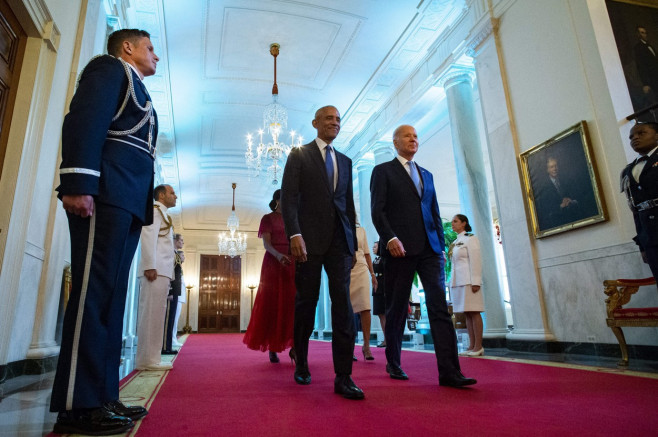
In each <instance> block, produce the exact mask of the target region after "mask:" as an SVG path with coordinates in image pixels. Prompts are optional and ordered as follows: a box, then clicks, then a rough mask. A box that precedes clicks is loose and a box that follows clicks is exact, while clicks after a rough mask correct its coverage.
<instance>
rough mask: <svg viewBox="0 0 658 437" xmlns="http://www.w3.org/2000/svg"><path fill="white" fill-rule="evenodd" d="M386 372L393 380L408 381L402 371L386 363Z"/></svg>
mask: <svg viewBox="0 0 658 437" xmlns="http://www.w3.org/2000/svg"><path fill="white" fill-rule="evenodd" d="M386 372H387V373H388V374H389V375H390V376H391V378H393V379H400V380H406V379H409V377H408V376H407V374H406V373H404V370H402V369H400V368H399V367H398V366H393V365H391V364H389V363H386Z"/></svg>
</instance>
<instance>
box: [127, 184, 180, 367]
mask: <svg viewBox="0 0 658 437" xmlns="http://www.w3.org/2000/svg"><path fill="white" fill-rule="evenodd" d="M153 198H154V199H155V203H154V204H153V224H151V225H149V226H144V227H143V228H142V235H141V245H142V249H141V255H142V256H141V258H140V262H139V272H140V273H139V284H140V291H139V309H138V313H137V354H136V356H135V368H137V369H138V370H169V369H171V367H172V366H171V364H169V363H161V362H160V358H161V357H160V351H161V350H162V340H163V335H164V333H163V330H162V327H163V326H164V319H165V312H166V309H167V295H168V294H169V286H170V282H171V280H172V279H173V277H174V254H175V251H174V226H173V223H172V221H171V217H169V214H168V213H167V209H168V208H172V207H174V206H176V199H177V197H176V193H175V192H174V189H173V188H172V187H171V186H170V185H158V186H157V187H155V190H153Z"/></svg>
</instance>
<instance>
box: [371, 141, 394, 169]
mask: <svg viewBox="0 0 658 437" xmlns="http://www.w3.org/2000/svg"><path fill="white" fill-rule="evenodd" d="M370 150H372V153H374V155H375V165H377V164H381V163H382V162H386V161H390V160H391V159H393V158H395V155H396V154H397V153H396V152H395V147H393V142H392V141H391V142H388V141H378V142H376V143H375V144H373V146H372V147H371V149H370Z"/></svg>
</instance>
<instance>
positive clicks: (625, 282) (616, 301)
mask: <svg viewBox="0 0 658 437" xmlns="http://www.w3.org/2000/svg"><path fill="white" fill-rule="evenodd" d="M655 283H656V280H655V279H654V278H646V279H617V280H606V281H603V286H604V287H605V289H604V292H605V294H606V295H607V296H608V298H607V299H606V300H605V303H606V311H607V312H608V318H607V319H606V323H607V324H608V326H609V327H610V329H612V332H613V333H614V334H615V337H617V341H619V347H620V348H621V360H620V361H619V362H618V363H617V367H620V368H626V367H628V347H627V346H626V339H625V338H624V333H623V332H622V330H621V328H622V326H629V327H638V326H658V307H652V308H622V306H623V305H626V304H627V303H628V302H630V300H631V296H632V295H633V294H635V293H637V291H638V289H639V288H640V287H642V286H645V285H654V284H655ZM653 291H655V290H653Z"/></svg>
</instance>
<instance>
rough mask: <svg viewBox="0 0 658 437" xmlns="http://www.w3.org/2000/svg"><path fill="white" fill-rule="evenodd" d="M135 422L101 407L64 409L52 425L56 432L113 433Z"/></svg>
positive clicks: (126, 429) (121, 431)
mask: <svg viewBox="0 0 658 437" xmlns="http://www.w3.org/2000/svg"><path fill="white" fill-rule="evenodd" d="M134 425H135V424H134V423H133V421H132V420H130V419H129V418H127V417H124V416H117V415H116V414H114V413H113V412H111V411H108V410H107V409H105V408H103V407H101V408H94V409H89V410H84V411H83V410H76V411H64V412H61V413H59V415H58V416H57V422H55V426H54V427H53V432H54V433H56V434H83V435H113V434H121V433H124V432H126V431H128V430H129V429H130V428H132V427H133V426H134Z"/></svg>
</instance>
